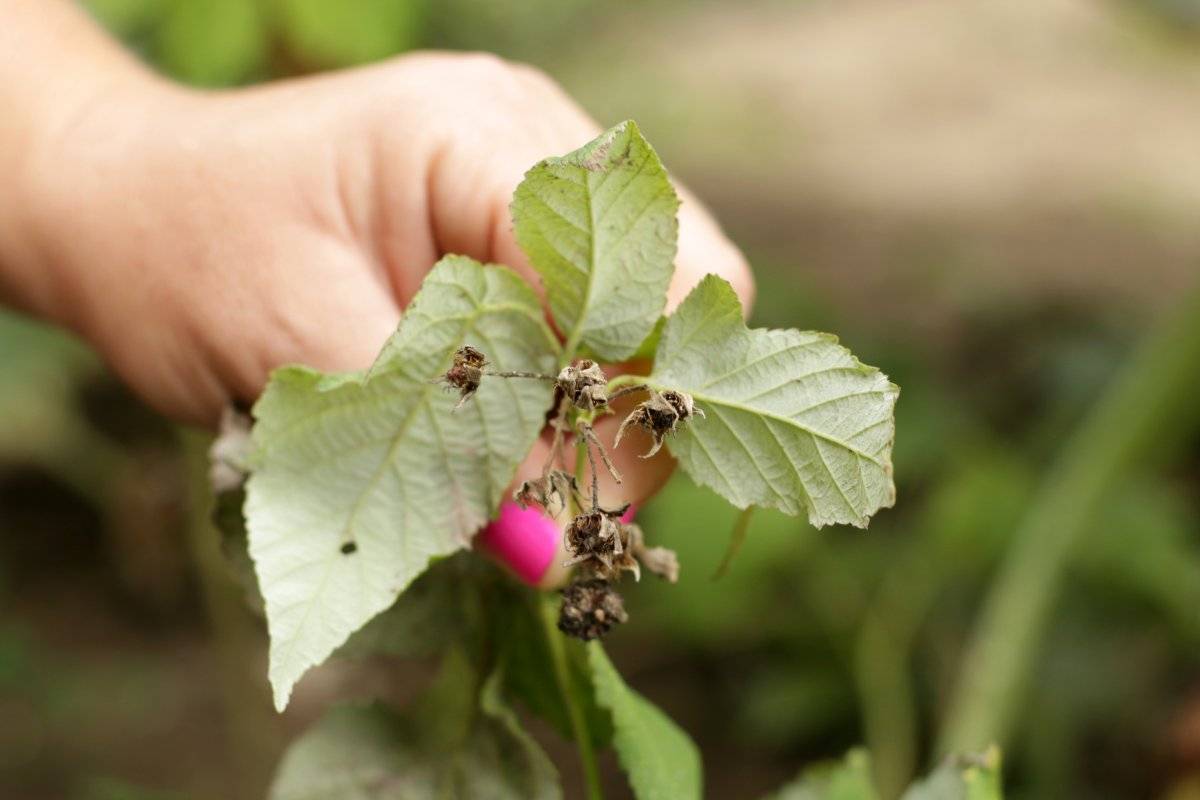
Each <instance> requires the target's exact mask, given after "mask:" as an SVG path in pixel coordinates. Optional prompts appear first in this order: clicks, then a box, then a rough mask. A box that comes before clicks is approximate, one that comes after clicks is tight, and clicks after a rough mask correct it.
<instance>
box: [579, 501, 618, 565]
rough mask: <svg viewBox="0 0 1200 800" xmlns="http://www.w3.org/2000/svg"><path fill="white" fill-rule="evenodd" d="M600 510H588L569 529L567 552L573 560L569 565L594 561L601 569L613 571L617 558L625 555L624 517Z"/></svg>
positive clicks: (613, 512)
mask: <svg viewBox="0 0 1200 800" xmlns="http://www.w3.org/2000/svg"><path fill="white" fill-rule="evenodd" d="M622 513H624V511H621V512H620V513H617V512H615V511H605V510H604V509H600V508H596V509H593V510H591V511H585V512H584V513H582V514H580V515H579V516H577V517H575V519H573V520H571V524H570V525H568V526H567V531H566V542H567V552H568V553H570V554H571V560H570V561H568V562H567V563H566V566H572V565H574V564H579V563H580V562H583V561H594V562H596V563H595V566H596V568H597V569H600V570H603V571H605V572H612V570H613V559H614V558H615V557H616V556H619V555H621V553H623V552H624V550H625V548H624V543H623V542H622V541H621V523H620V522H618V519H619V518H620V516H621V514H622Z"/></svg>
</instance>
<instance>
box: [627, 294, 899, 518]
mask: <svg viewBox="0 0 1200 800" xmlns="http://www.w3.org/2000/svg"><path fill="white" fill-rule="evenodd" d="M650 384H651V385H652V386H655V387H657V388H659V389H675V390H678V391H682V392H686V393H688V394H690V395H692V397H693V398H694V399H695V401H696V406H697V407H699V408H700V409H701V410H703V412H704V414H705V417H704V418H693V419H691V420H689V421H688V422H687V423H686V424H685V425H683V426H682V428H681V430H680V431H679V432H678V434H677V435H676V436H675V437H674V439H673V440H672V441H671V444H670V448H671V452H672V453H673V454H674V455H675V457H676V458H678V459H679V463H680V466H682V467H683V469H684V471H686V472H687V473H688V474H689V475H690V476H692V478H693V479H694V480H695V481H696V482H697V483H700V484H703V485H705V486H708V487H709V488H711V489H713V490H714V491H716V492H717V493H718V494H720V495H721V496H722V497H724V498H725V499H726V500H728V501H729V502H731V503H733V504H734V505H735V506H737V507H738V508H746V507H748V506H751V505H759V506H766V507H769V508H777V509H779V510H781V511H784V512H786V513H788V514H799V513H800V512H801V511H802V510H804V509H806V508H807V511H808V519H809V521H810V522H811V523H812V524H813V525H814V526H816V527H818V528H819V527H821V526H823V525H828V524H831V523H849V524H851V525H856V526H858V527H866V525H867V522H868V521H869V519H870V517H871V515H872V514H874V513H875V512H876V511H877V510H879V509H880V508H881V507H885V506H891V504H892V502H893V501H894V500H895V494H896V490H895V486H894V485H893V483H892V460H891V459H892V439H893V437H894V435H895V423H894V418H893V408H894V406H895V403H896V398H897V396H898V395H899V391H900V390H899V389H898V388H897V387H896V386H895V385H894V384H892V383H890V382H889V381H888V379H887V376H886V375H884V374H883V373H881V372H880V371H879V370H877V369H875V368H874V367H868V366H865V365H863V364H862V363H860V362H859V361H858V359H856V358H855V357H854V356H853V355H851V354H850V351H849V350H847V349H846V348H844V347H842V346H841V345H839V344H838V342H837V339H836V338H835V337H833V336H830V335H829V334H825V333H814V332H800V331H794V330H750V329H748V328H747V327H746V326H745V324H744V323H743V322H742V307H741V305H740V303H739V302H738V299H737V296H736V295H735V294H734V292H733V288H732V287H731V286H730V285H729V284H728V283H726V282H725V281H724V280H722V279H720V278H718V277H716V276H715V275H709V276H708V277H706V278H705V279H704V280H703V281H701V282H700V285H699V286H697V287H696V288H695V289H693V290H692V292H691V294H689V295H688V297H687V299H686V300H684V301H683V303H682V304H681V305H680V306H679V308H678V310H676V312H675V313H674V314H673V315H672V316H671V317H670V319H668V320H667V324H666V326H665V327H664V328H663V333H662V338H661V340H660V342H659V345H658V352H657V355H656V357H655V361H654V371H653V373H652V374H651V378H650Z"/></svg>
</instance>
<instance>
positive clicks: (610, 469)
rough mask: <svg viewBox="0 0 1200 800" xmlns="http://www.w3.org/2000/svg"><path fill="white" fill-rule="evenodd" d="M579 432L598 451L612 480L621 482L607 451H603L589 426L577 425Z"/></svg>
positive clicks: (583, 423) (584, 424) (594, 432)
mask: <svg viewBox="0 0 1200 800" xmlns="http://www.w3.org/2000/svg"><path fill="white" fill-rule="evenodd" d="M579 430H580V431H582V432H583V436H584V438H585V439H587V440H588V441H589V442H591V443H592V444H593V445H595V447H596V449H597V450H598V451H600V458H601V459H602V460H603V461H604V466H605V467H607V468H608V474H609V475H612V477H613V480H614V481H616V482H617V483H620V482H621V473H619V472H617V468H616V467H614V466H613V463H612V459H610V458H609V457H608V451H607V450H605V449H604V445H603V444H601V443H600V438H599V437H598V436H596V431H595V430H594V429H593V428H592V426H591V424H589V423H587V422H581V423H579Z"/></svg>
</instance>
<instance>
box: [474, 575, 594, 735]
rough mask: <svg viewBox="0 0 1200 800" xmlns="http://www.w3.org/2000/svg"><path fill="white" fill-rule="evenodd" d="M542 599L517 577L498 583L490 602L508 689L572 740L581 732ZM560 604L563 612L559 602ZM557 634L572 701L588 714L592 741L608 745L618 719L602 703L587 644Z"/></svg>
mask: <svg viewBox="0 0 1200 800" xmlns="http://www.w3.org/2000/svg"><path fill="white" fill-rule="evenodd" d="M542 602H543V598H542V593H541V592H539V591H537V590H535V589H530V588H528V587H525V586H518V585H517V584H516V583H515V582H513V581H505V582H504V584H502V585H500V586H497V587H496V589H495V592H494V594H493V595H492V596H491V597H490V602H489V606H490V609H491V612H492V613H491V614H490V617H491V620H492V626H493V636H494V640H495V641H496V642H499V643H500V651H501V661H502V663H503V664H504V688H505V691H506V692H508V693H509V694H510V695H512V696H513V697H514V698H515V699H518V700H520V701H521V702H522V703H523V704H524V705H525V706H526V707H527V708H528V709H529V711H530V712H532V713H533V714H536V715H537V716H539V717H541V718H542V719H545V720H546V721H547V722H549V723H550V724H551V725H553V726H554V728H555V730H557V731H558V733H559V735H561V736H562V737H563V738H564V739H568V740H571V739H574V737H575V735H574V731H573V729H572V727H571V721H570V717H569V716H568V712H567V707H566V704H565V703H564V702H563V696H562V693H561V691H560V689H559V686H558V679H557V678H556V676H555V670H554V656H553V654H552V653H551V650H550V643H549V642H548V641H547V639H546V629H545V627H544V626H543V625H539V624H538V617H539V615H540V614H542V613H543V612H542V609H541V604H542ZM555 608H556V613H557V604H555ZM552 635H553V636H555V637H558V639H559V641H560V643H561V645H562V648H563V652H564V654H565V656H566V667H567V676H568V682H569V691H570V692H571V694H572V702H573V703H574V704H575V705H576V706H577V707H578V708H579V709H580V710H581V711H582V713H583V718H584V724H585V725H586V726H587V731H588V735H589V736H590V738H591V741H592V744H593V745H594V746H595V748H596V749H598V750H599V749H603V748H604V747H607V746H608V743H609V742H610V741H611V740H612V722H611V719H610V715H609V713H608V711H606V710H604V709H602V708H600V707H598V706H597V705H596V699H595V693H594V692H593V691H592V670H591V666H590V665H589V663H588V654H587V653H588V651H587V648H586V646H585V645H584V643H583V642H582V641H580V640H578V639H572V638H568V637H566V636H560V635H559V633H558V631H554V632H553V634H552Z"/></svg>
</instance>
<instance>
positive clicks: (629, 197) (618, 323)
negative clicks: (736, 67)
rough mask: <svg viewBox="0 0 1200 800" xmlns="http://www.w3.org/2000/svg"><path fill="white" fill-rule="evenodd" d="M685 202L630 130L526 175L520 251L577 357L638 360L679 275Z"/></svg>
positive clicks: (515, 209)
mask: <svg viewBox="0 0 1200 800" xmlns="http://www.w3.org/2000/svg"><path fill="white" fill-rule="evenodd" d="M678 208H679V198H678V197H677V196H676V194H675V190H674V189H673V188H672V186H671V181H670V179H669V178H668V177H667V172H666V170H665V169H663V165H662V163H661V162H660V161H659V160H658V156H657V154H655V152H654V149H653V148H652V147H650V145H649V144H648V143H647V142H646V140H645V139H643V138H642V134H641V132H640V131H639V130H638V127H637V125H636V124H634V123H633V122H632V121H628V122H623V123H621V124H620V125H617V126H616V127H615V128H611V129H610V130H608V131H605V132H604V133H603V134H601V135H600V136H599V138H597V139H595V140H594V141H592V142H590V143H589V144H587V145H585V146H583V147H581V148H580V149H579V150H576V151H575V152H573V153H569V154H567V155H566V156H563V157H561V158H548V159H546V160H545V161H542V162H541V163H539V164H537V165H536V166H535V167H533V169H531V170H529V172H527V173H526V175H525V180H523V181H522V182H521V184H520V186H518V187H517V191H516V194H514V195H513V202H512V215H513V221H514V223H515V226H516V235H517V241H518V242H519V243H520V245H521V248H522V249H523V250H524V251H525V254H526V255H527V256H529V260H530V262H532V264H533V267H534V269H536V270H537V271H538V273H539V274H540V275H541V276H542V281H543V282H544V283H545V285H546V297H547V299H548V301H549V303H550V310H551V311H553V312H554V319H555V321H556V322H557V323H558V326H559V328H560V329H561V330H562V331H563V333H564V335H565V336H566V339H567V345H566V351H567V353H568V354H571V355H574V354H575V352H576V350H577V348H578V347H579V346H580V345H582V346H583V347H584V348H586V349H587V351H588V352H590V353H594V354H595V355H596V356H598V357H599V358H600V359H601V360H608V361H618V360H621V359H624V358H627V357H629V356H630V355H632V354H633V353H634V352H635V351H636V350H637V349H638V345H640V344H641V343H642V341H643V340H644V339H645V338H646V337H647V336H648V335H649V334H650V332H651V331H652V330H653V328H654V323H655V322H656V321H657V320H658V318H659V315H660V314H661V313H662V310H663V306H664V305H665V304H666V299H667V294H666V293H667V284H668V283H669V282H670V280H671V274H672V273H673V272H674V261H675V238H676V233H677V231H678V223H677V221H676V219H675V212H676V210H677V209H678Z"/></svg>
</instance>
